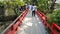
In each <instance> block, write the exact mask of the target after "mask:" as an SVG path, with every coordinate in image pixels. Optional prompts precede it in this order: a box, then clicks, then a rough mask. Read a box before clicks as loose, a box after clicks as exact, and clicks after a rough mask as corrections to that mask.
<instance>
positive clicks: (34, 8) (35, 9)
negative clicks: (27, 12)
mask: <svg viewBox="0 0 60 34" xmlns="http://www.w3.org/2000/svg"><path fill="white" fill-rule="evenodd" d="M36 11H37V6H36V5H34V4H33V9H32V16H35V12H36Z"/></svg>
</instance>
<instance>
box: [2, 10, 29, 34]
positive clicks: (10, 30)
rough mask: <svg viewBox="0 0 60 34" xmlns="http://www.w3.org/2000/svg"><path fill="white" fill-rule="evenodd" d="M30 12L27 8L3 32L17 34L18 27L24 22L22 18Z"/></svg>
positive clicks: (4, 33) (3, 33)
mask: <svg viewBox="0 0 60 34" xmlns="http://www.w3.org/2000/svg"><path fill="white" fill-rule="evenodd" d="M27 13H28V10H25V11H24V12H23V13H22V14H21V15H20V16H19V17H18V18H17V19H16V20H15V21H14V22H13V23H12V24H10V25H9V26H8V27H7V28H6V29H5V30H4V31H3V32H2V34H16V32H17V29H18V27H19V26H20V25H21V24H22V20H23V19H24V17H25V16H26V14H27Z"/></svg>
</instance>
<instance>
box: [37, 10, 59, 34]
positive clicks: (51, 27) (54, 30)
mask: <svg viewBox="0 0 60 34" xmlns="http://www.w3.org/2000/svg"><path fill="white" fill-rule="evenodd" d="M36 13H37V15H38V17H39V19H41V21H42V23H43V24H44V25H45V27H46V28H47V29H49V30H50V31H51V32H50V34H59V33H58V31H60V27H59V26H58V25H57V24H55V23H52V25H50V24H49V23H48V22H47V21H46V20H47V19H49V18H48V17H47V16H46V15H45V14H44V13H42V12H41V11H39V10H38V11H37V12H36ZM57 30H58V31H57Z"/></svg>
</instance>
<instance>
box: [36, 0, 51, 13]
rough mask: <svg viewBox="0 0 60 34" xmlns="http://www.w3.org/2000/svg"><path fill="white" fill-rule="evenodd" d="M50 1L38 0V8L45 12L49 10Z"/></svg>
mask: <svg viewBox="0 0 60 34" xmlns="http://www.w3.org/2000/svg"><path fill="white" fill-rule="evenodd" d="M48 1H49V0H38V3H37V4H38V8H39V9H40V10H41V11H43V12H44V11H45V10H46V9H48V8H49V5H50V4H49V3H48Z"/></svg>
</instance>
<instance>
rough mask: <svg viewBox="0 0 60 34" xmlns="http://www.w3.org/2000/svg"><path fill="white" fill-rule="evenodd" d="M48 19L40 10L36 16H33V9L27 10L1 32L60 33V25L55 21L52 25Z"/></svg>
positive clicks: (18, 33)
mask: <svg viewBox="0 0 60 34" xmlns="http://www.w3.org/2000/svg"><path fill="white" fill-rule="evenodd" d="M47 19H49V18H48V17H47V16H46V15H45V14H44V13H42V12H41V11H39V10H37V11H36V15H35V17H32V15H31V11H28V10H25V11H24V12H22V14H21V15H20V16H19V17H17V18H16V20H15V21H14V22H13V23H11V24H10V25H9V26H8V27H7V28H6V29H5V30H4V31H3V32H2V33H1V34H60V33H59V32H60V26H58V25H57V24H55V23H52V25H50V24H49V23H48V22H47V21H46V20H47ZM47 30H48V31H47ZM57 30H58V31H57Z"/></svg>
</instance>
